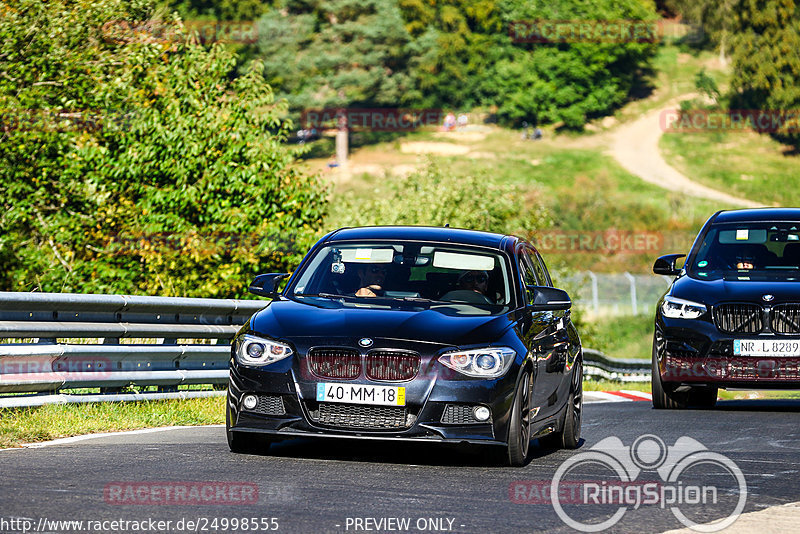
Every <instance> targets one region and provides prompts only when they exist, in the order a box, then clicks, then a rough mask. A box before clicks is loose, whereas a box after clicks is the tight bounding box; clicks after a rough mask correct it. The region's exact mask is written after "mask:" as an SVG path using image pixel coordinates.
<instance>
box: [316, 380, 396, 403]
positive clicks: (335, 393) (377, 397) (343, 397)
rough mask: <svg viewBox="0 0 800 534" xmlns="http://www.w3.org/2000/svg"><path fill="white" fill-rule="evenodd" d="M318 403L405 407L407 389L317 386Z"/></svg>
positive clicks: (341, 385)
mask: <svg viewBox="0 0 800 534" xmlns="http://www.w3.org/2000/svg"><path fill="white" fill-rule="evenodd" d="M317 401H319V402H348V403H350V404H377V405H381V406H405V405H406V388H403V387H395V386H370V385H368V384H334V383H331V382H320V383H318V384H317Z"/></svg>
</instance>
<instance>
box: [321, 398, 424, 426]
mask: <svg viewBox="0 0 800 534" xmlns="http://www.w3.org/2000/svg"><path fill="white" fill-rule="evenodd" d="M310 414H311V419H313V420H314V421H315V422H317V423H321V424H324V425H330V426H337V427H342V428H372V429H384V428H406V427H407V426H408V425H407V412H406V408H405V407H403V406H362V405H355V404H334V403H327V402H321V403H320V404H319V407H318V409H317V410H313V411H311V412H310Z"/></svg>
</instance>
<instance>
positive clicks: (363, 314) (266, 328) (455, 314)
mask: <svg viewBox="0 0 800 534" xmlns="http://www.w3.org/2000/svg"><path fill="white" fill-rule="evenodd" d="M315 300H316V299H315ZM513 324H514V321H513V319H512V314H509V313H505V314H501V315H488V312H486V311H481V310H479V309H477V308H475V307H472V306H468V305H452V306H450V305H448V306H434V307H432V308H410V307H409V308H404V309H375V308H374V307H370V308H355V307H349V306H345V305H343V304H342V303H341V302H334V301H323V300H321V299H320V300H319V301H318V302H316V303H304V302H303V303H301V302H296V301H293V300H276V301H272V302H271V303H270V304H269V305H267V307H266V308H264V309H263V310H261V311H259V312H258V313H256V314H255V315H254V316H253V317H252V319H251V320H250V328H251V329H252V331H253V332H254V333H256V334H261V335H265V336H267V337H271V338H275V339H284V340H290V339H294V338H301V337H315V338H330V339H353V338H355V339H359V338H362V337H371V338H384V339H396V340H405V341H412V342H413V341H422V342H426V343H436V344H442V345H455V346H461V345H470V344H476V343H492V342H496V341H498V340H499V339H500V338H501V337H502V336H503V334H504V333H505V332H506V331H507V330H508V329H509V328H511V327H512V326H513Z"/></svg>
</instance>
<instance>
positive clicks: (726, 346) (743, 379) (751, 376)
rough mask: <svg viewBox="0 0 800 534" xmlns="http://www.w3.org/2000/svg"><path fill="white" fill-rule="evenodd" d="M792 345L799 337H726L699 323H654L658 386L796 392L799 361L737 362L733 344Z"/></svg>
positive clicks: (769, 358)
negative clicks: (661, 383) (738, 341)
mask: <svg viewBox="0 0 800 534" xmlns="http://www.w3.org/2000/svg"><path fill="white" fill-rule="evenodd" d="M736 339H740V340H759V341H761V340H770V341H778V342H781V341H798V340H800V335H776V334H767V333H765V334H757V335H753V334H742V335H735V334H726V333H722V332H720V331H719V330H718V329H717V328H716V327H715V326H714V324H713V323H711V322H709V321H702V320H686V319H666V318H664V317H662V316H658V317H657V319H656V332H655V350H656V356H657V364H658V370H659V373H660V375H661V381H662V382H664V383H670V384H678V385H681V384H686V385H704V384H707V385H714V386H719V387H741V388H760V389H764V388H766V389H796V388H798V387H800V357H773V356H738V355H735V354H734V350H733V344H734V340H736Z"/></svg>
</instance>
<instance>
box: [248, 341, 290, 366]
mask: <svg viewBox="0 0 800 534" xmlns="http://www.w3.org/2000/svg"><path fill="white" fill-rule="evenodd" d="M291 355H292V349H291V347H289V346H288V345H285V344H283V343H278V342H277V341H271V340H269V339H264V338H263V337H257V336H251V335H249V334H245V335H243V336H239V338H238V339H237V340H236V360H237V361H238V362H239V363H241V364H242V365H258V366H261V365H269V364H271V363H274V362H277V361H278V360H282V359H284V358H288V357H289V356H291Z"/></svg>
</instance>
